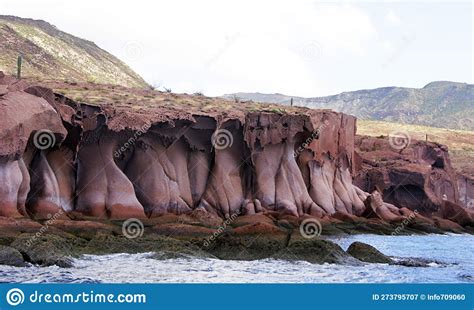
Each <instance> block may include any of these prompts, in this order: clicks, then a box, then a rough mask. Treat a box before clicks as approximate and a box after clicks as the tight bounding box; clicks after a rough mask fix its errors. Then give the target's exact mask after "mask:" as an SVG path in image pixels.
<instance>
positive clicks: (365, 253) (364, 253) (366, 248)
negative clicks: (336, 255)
mask: <svg viewBox="0 0 474 310" xmlns="http://www.w3.org/2000/svg"><path fill="white" fill-rule="evenodd" d="M347 253H349V254H350V255H351V256H353V257H355V258H357V259H358V260H361V261H363V262H366V263H382V264H392V263H394V262H393V260H392V259H391V258H390V257H388V256H386V255H384V254H383V253H381V252H380V251H379V250H377V249H376V248H374V247H373V246H371V245H368V244H365V243H362V242H354V243H352V244H351V245H350V246H349V248H348V249H347Z"/></svg>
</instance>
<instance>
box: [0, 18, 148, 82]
mask: <svg viewBox="0 0 474 310" xmlns="http://www.w3.org/2000/svg"><path fill="white" fill-rule="evenodd" d="M19 55H22V57H23V65H22V74H23V76H28V77H37V78H40V79H55V80H69V81H76V82H95V83H101V84H116V85H122V86H127V87H140V88H143V87H148V84H147V83H146V82H145V81H144V80H143V79H142V78H141V77H140V76H139V75H138V74H137V73H135V72H134V71H133V70H132V69H130V67H128V66H127V65H126V64H125V63H124V62H122V61H121V60H119V59H118V58H117V57H115V56H113V55H112V54H110V53H108V52H106V51H105V50H103V49H101V48H99V47H98V46H97V45H96V44H95V43H93V42H90V41H87V40H83V39H80V38H78V37H75V36H73V35H70V34H68V33H65V32H63V31H61V30H58V29H57V28H56V27H55V26H53V25H51V24H49V23H47V22H45V21H42V20H34V19H27V18H20V17H16V16H4V15H0V71H3V72H5V73H7V74H15V73H16V67H17V58H18V56H19Z"/></svg>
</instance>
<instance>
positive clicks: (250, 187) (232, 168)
mask: <svg viewBox="0 0 474 310" xmlns="http://www.w3.org/2000/svg"><path fill="white" fill-rule="evenodd" d="M142 95H143V94H142ZM153 95H155V96H156V95H157V94H156V92H155V93H154V94H153ZM110 96H111V98H112V97H113V92H111V93H110ZM143 96H144V97H146V96H150V94H148V95H147V94H145V95H143ZM161 96H163V97H164V98H165V99H164V100H162V101H161V104H153V105H152V104H146V102H145V103H143V102H141V103H140V104H139V105H134V102H133V98H132V99H131V102H129V104H122V105H114V104H112V103H102V104H100V105H93V104H87V103H82V102H78V101H73V100H71V99H69V98H68V97H65V96H63V95H61V94H59V93H54V92H53V91H52V90H51V89H48V88H45V87H41V86H31V85H29V84H28V83H26V82H25V81H16V80H15V79H13V78H11V77H8V76H4V75H3V74H1V73H0V113H1V119H2V122H1V124H0V138H1V143H0V181H1V182H2V184H3V186H2V187H1V188H0V216H4V217H29V218H32V219H34V220H46V219H50V218H51V217H54V218H55V219H61V220H62V219H64V220H69V219H73V220H81V219H95V220H105V219H112V220H115V219H117V220H125V219H128V218H139V219H146V218H155V217H160V216H163V215H165V214H169V213H171V214H177V215H179V214H187V213H190V212H193V211H195V210H202V211H205V212H207V213H209V214H211V215H212V216H216V217H220V218H224V219H225V218H230V217H231V216H232V215H234V214H237V215H255V214H257V213H263V214H268V213H278V214H279V215H287V216H290V217H296V218H298V217H303V216H313V217H318V218H324V217H327V218H334V219H343V220H344V221H354V219H357V218H361V217H363V218H370V217H376V218H378V219H380V220H383V221H386V222H402V221H404V220H407V219H409V218H410V217H412V216H414V215H413V214H414V211H415V210H416V206H414V205H411V204H410V203H405V200H404V199H405V198H403V197H405V196H403V197H402V196H400V195H401V194H399V192H396V191H395V194H394V196H393V197H395V198H396V199H395V198H394V199H391V197H392V196H390V195H387V194H386V193H385V191H384V189H381V188H378V187H377V188H376V189H378V190H379V191H381V192H382V194H383V198H384V199H385V200H387V199H388V201H390V202H392V203H393V202H395V203H399V205H394V204H390V203H387V202H384V201H383V198H382V196H381V195H380V194H379V192H378V191H374V192H373V193H372V194H370V193H369V192H366V191H364V190H362V189H360V188H359V187H357V186H355V185H354V184H353V176H354V175H355V173H356V172H358V173H360V171H358V170H357V158H356V157H357V156H358V155H356V153H355V131H356V119H355V118H354V117H353V116H349V115H345V114H342V113H336V112H333V111H329V110H311V109H298V108H291V109H288V110H286V111H282V110H275V109H273V110H272V109H263V108H260V107H259V106H258V105H255V104H251V105H248V104H246V103H233V102H232V103H230V104H229V102H223V101H222V100H221V101H218V100H216V99H212V98H206V97H202V98H199V100H198V101H197V102H198V105H192V104H189V102H187V101H186V100H183V98H181V97H183V96H182V95H181V97H180V96H179V95H175V94H161ZM135 98H136V97H135ZM185 99H186V98H185ZM175 101H176V102H178V101H179V102H180V104H178V105H176V104H174V102H175ZM224 104H227V105H230V106H231V107H232V108H230V109H229V107H224V106H221V105H224ZM420 156H421V157H423V154H421V155H420ZM446 156H447V155H446ZM425 161H429V162H430V163H431V165H430V168H428V167H426V169H441V170H442V171H444V172H445V173H448V174H449V169H448V165H449V162H448V161H446V160H445V159H443V157H441V159H439V158H438V157H436V156H435V157H433V158H431V157H430V158H429V159H426V160H425ZM449 168H450V167H449ZM416 172H418V171H416ZM367 174H370V173H367ZM392 174H393V173H392ZM392 174H390V176H392ZM425 175H426V173H425V174H424V172H420V173H414V174H412V175H410V177H411V179H413V180H412V181H411V182H412V183H413V182H414V183H415V184H417V186H418V187H417V190H416V191H414V192H413V194H414V195H419V192H418V189H419V190H421V191H423V192H424V195H425V196H426V197H428V200H427V201H429V203H430V204H429V205H426V206H425V207H426V208H425V209H426V210H425V209H422V210H417V211H419V213H416V217H417V218H419V219H422V220H425V219H426V221H427V222H428V223H431V224H433V223H432V220H431V219H427V218H426V216H429V217H431V215H432V214H433V212H435V211H436V212H438V213H439V214H438V213H437V214H438V215H439V217H440V220H445V219H446V218H449V219H450V220H452V221H455V222H457V223H458V224H459V225H463V226H469V225H470V226H472V225H473V217H472V211H469V210H465V209H462V208H461V207H460V206H458V205H457V203H458V202H459V201H458V199H459V197H458V194H457V189H456V188H455V187H451V188H450V187H449V184H447V183H446V184H445V183H443V185H442V188H443V193H447V197H446V199H445V200H439V199H438V198H436V197H435V196H436V195H435V196H433V195H434V194H433V191H434V192H436V190H435V189H429V190H428V188H427V186H425V185H426V181H425V177H424V176H425ZM431 177H432V176H431V174H430V178H431ZM381 178H382V179H384V180H385V179H386V177H384V176H383V175H382V176H381ZM394 178H396V175H395V176H394ZM400 178H402V176H400ZM391 180H392V179H391ZM391 182H395V183H396V181H393V180H392V181H391ZM400 182H401V183H400V184H399V185H402V186H404V189H408V190H410V187H408V185H406V184H408V183H406V182H405V183H404V181H400ZM402 183H403V184H402ZM410 184H411V183H410ZM423 184H425V185H423ZM450 184H451V186H455V185H454V183H450ZM362 185H363V184H362ZM395 186H397V185H395ZM361 187H362V188H363V189H365V190H370V191H372V190H374V188H369V187H370V186H361ZM364 187H365V188H364ZM438 196H439V195H438ZM397 197H398V198H397ZM400 197H402V198H400ZM443 205H448V207H445V208H441V206H443ZM449 208H451V209H453V208H454V209H456V210H458V208H461V209H459V210H464V211H465V213H463V216H462V219H459V220H457V219H456V218H455V217H453V215H452V214H451V213H450V215H446V214H447V213H449V212H447V211H446V210H447V209H449ZM441 209H442V210H441ZM443 212H444V213H443ZM450 212H451V211H450ZM452 212H455V213H456V211H452ZM456 216H457V215H456ZM458 217H459V216H458Z"/></svg>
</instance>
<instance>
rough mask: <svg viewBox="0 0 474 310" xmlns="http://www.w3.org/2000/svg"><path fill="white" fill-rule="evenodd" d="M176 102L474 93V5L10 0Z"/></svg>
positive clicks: (12, 10) (8, 9) (7, 10)
mask: <svg viewBox="0 0 474 310" xmlns="http://www.w3.org/2000/svg"><path fill="white" fill-rule="evenodd" d="M0 14H9V15H17V16H21V17H29V18H35V19H43V20H46V21H48V22H50V23H52V24H54V25H55V26H57V27H58V28H59V29H61V30H63V31H66V32H69V33H71V34H73V35H76V36H79V37H81V38H84V39H88V40H91V41H94V42H95V43H96V44H97V45H99V46H100V47H102V48H103V49H105V50H107V51H109V52H111V53H112V54H114V55H116V56H118V57H119V58H121V59H122V60H124V61H125V62H127V63H128V64H129V65H130V66H131V67H132V68H133V69H135V70H136V71H137V72H138V73H139V74H141V75H142V76H143V77H144V78H145V79H146V80H147V81H148V82H149V83H151V84H155V85H162V86H165V87H167V88H171V89H172V90H173V91H174V92H196V91H201V92H203V93H204V94H206V95H221V94H224V93H231V92H239V91H243V92H257V91H258V92H264V93H284V94H289V95H294V96H322V95H331V94H335V93H339V92H342V91H349V90H357V89H367V88H376V87H382V86H407V87H423V86H424V85H425V84H427V83H429V82H431V81H435V80H451V81H457V82H468V83H473V45H472V44H473V43H472V41H473V24H472V19H473V7H472V3H471V2H470V1H467V2H459V3H450V2H445V3H443V2H438V3H429V2H420V1H418V2H417V4H410V3H407V2H391V3H380V1H372V2H361V1H357V2H348V1H290V0H288V1H275V0H272V1H268V2H266V1H256V0H254V1H248V2H247V1H243V0H235V1H233V0H227V1H204V0H196V1H179V0H169V1H157V0H154V1H150V0H148V1H144V0H133V1H132V0H126V1H121V0H114V1H104V0H80V1H64V0H40V1H38V0H0Z"/></svg>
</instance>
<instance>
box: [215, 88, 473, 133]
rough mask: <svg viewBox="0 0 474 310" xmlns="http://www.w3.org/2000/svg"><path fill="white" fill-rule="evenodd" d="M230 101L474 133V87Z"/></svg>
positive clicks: (242, 97) (254, 96)
mask: <svg viewBox="0 0 474 310" xmlns="http://www.w3.org/2000/svg"><path fill="white" fill-rule="evenodd" d="M223 97H225V98H228V99H235V98H238V99H240V100H253V101H257V102H270V103H279V104H284V105H289V104H290V102H291V100H292V98H293V105H297V106H305V107H310V108H323V109H332V110H335V111H340V112H344V113H348V114H352V115H355V116H357V117H359V118H362V119H372V120H384V121H389V122H397V123H406V124H419V125H426V126H432V127H442V128H452V129H462V130H471V131H473V130H474V85H473V84H466V83H456V82H446V81H439V82H432V83H429V84H427V85H426V86H425V87H423V88H405V87H382V88H376V89H369V90H358V91H351V92H343V93H340V94H338V95H334V96H327V97H314V98H303V97H294V96H287V95H282V94H261V93H235V94H228V95H224V96H223Z"/></svg>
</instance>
